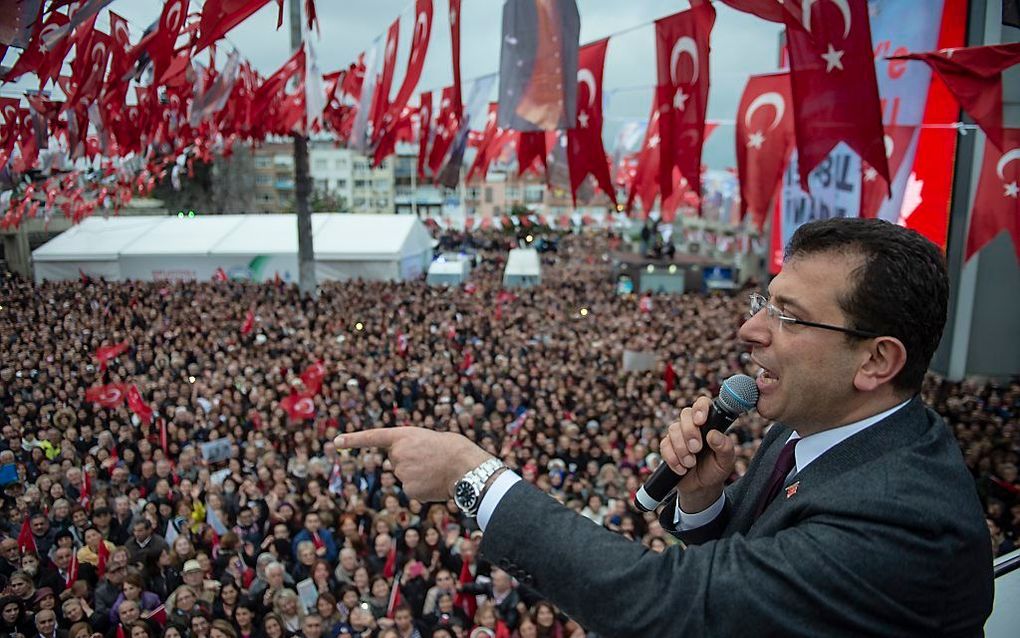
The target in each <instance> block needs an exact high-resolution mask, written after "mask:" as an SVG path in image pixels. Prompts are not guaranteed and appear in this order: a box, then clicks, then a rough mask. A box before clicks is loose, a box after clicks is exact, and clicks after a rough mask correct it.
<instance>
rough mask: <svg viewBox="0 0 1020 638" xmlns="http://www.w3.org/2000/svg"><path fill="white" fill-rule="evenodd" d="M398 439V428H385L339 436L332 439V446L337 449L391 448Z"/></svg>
mask: <svg viewBox="0 0 1020 638" xmlns="http://www.w3.org/2000/svg"><path fill="white" fill-rule="evenodd" d="M399 437H400V432H399V428H387V429H381V428H380V429H377V430H362V431H361V432H351V433H350V434H341V435H340V436H338V437H336V438H335V439H333V445H335V446H336V447H337V449H348V448H364V447H384V448H390V447H393V444H394V443H396V442H397V439H398V438H399Z"/></svg>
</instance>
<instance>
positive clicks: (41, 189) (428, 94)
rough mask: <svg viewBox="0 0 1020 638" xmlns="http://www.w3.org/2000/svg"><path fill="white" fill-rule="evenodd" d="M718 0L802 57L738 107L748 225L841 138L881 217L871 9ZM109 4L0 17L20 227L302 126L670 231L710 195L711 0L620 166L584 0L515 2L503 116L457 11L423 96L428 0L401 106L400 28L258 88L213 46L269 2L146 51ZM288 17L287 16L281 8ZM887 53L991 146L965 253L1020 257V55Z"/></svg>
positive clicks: (218, 7)
mask: <svg viewBox="0 0 1020 638" xmlns="http://www.w3.org/2000/svg"><path fill="white" fill-rule="evenodd" d="M720 1H722V2H724V3H725V4H727V5H729V6H730V7H732V8H734V9H737V10H739V11H743V12H747V13H750V14H752V15H755V16H757V17H758V18H761V19H764V20H769V21H772V22H776V23H779V24H782V25H783V26H784V28H785V35H786V38H785V42H786V53H787V57H788V61H789V70H788V71H787V72H785V73H775V74H769V75H765V76H753V77H751V78H750V79H749V81H748V84H747V86H746V88H745V91H744V95H743V97H742V99H741V102H740V107H739V109H738V112H737V114H736V118H735V125H736V151H737V164H738V166H737V171H738V177H739V181H740V192H741V211H740V212H741V217H743V216H744V215H745V214H750V216H751V220H752V221H753V222H754V223H755V224H757V225H758V226H759V227H761V226H762V225H763V224H764V223H765V219H766V217H767V215H768V211H769V210H770V208H771V203H772V202H773V201H774V198H775V194H776V189H777V186H778V184H779V181H780V180H781V178H782V175H783V172H784V170H785V169H786V167H787V165H788V163H789V161H790V156H791V154H792V153H793V152H794V151H795V152H796V155H797V163H796V166H797V171H798V175H799V180H800V183H801V187H802V188H803V189H804V190H805V191H808V190H809V183H808V176H809V175H810V174H811V173H812V171H813V170H815V169H816V168H817V167H818V166H819V165H821V164H822V163H823V162H824V161H825V160H826V158H827V157H828V156H829V154H830V153H831V152H832V151H833V149H834V148H836V147H837V145H840V144H843V145H846V146H848V147H849V148H850V149H852V150H853V151H854V152H855V153H856V154H857V155H858V156H859V157H860V159H861V169H860V170H861V179H862V182H861V183H862V186H861V209H860V210H861V215H862V216H874V215H876V214H877V211H878V209H879V208H880V206H881V205H882V202H883V201H884V200H885V199H886V197H887V196H889V194H890V192H891V188H892V183H893V178H894V176H895V175H896V174H897V171H898V169H899V165H900V164H902V162H903V161H904V157H905V150H906V148H907V147H908V146H909V144H910V140H911V139H912V138H913V135H914V133H915V128H914V127H909V126H899V125H888V126H884V125H883V111H882V105H881V98H880V95H879V86H878V82H877V80H876V71H875V52H874V50H873V47H872V33H871V26H870V24H871V23H870V14H869V6H868V2H867V1H866V0H840V1H838V2H837V1H829V2H821V1H816V0H787V1H786V2H783V3H776V2H774V0H720ZM109 3H110V0H86V1H84V2H80V3H68V2H49V3H42V2H17V3H15V6H16V11H14V12H11V13H12V15H5V16H2V17H0V21H2V22H3V23H4V24H3V26H4V27H5V28H4V29H3V30H2V31H0V32H2V33H4V34H5V35H4V36H3V38H2V39H0V47H3V48H4V49H5V50H6V48H7V47H13V48H20V49H21V53H20V55H19V56H18V57H17V59H16V60H15V62H14V64H13V66H12V67H11V68H10V69H6V70H5V71H4V75H3V77H2V81H3V82H5V83H6V82H11V81H14V80H16V79H18V78H20V77H22V76H24V75H26V74H33V75H35V76H36V77H37V78H38V80H39V88H38V89H37V90H32V91H27V92H26V93H25V95H24V96H22V97H0V122H2V128H0V179H3V180H6V184H4V186H6V188H4V189H3V193H2V195H0V198H2V199H0V205H3V206H4V208H5V209H6V210H5V212H4V214H3V216H2V218H0V226H3V227H4V228H11V227H17V226H18V225H19V224H20V223H21V221H22V220H23V219H26V218H36V217H42V218H44V219H46V220H48V219H50V218H51V217H52V215H53V214H54V213H55V212H56V211H60V212H62V213H63V214H64V215H65V216H67V217H68V218H70V219H72V220H73V221H76V222H77V221H80V220H81V219H83V218H85V217H87V216H88V215H91V214H94V213H95V212H96V211H97V210H105V209H107V208H110V209H113V210H117V209H118V208H119V207H121V206H123V205H124V204H126V203H127V202H129V201H130V200H131V199H132V198H133V197H134V196H137V195H145V194H147V193H149V192H150V191H151V190H152V188H153V187H154V186H155V184H156V183H157V182H158V181H160V180H163V179H165V178H167V177H168V176H170V177H173V178H176V179H179V178H180V177H181V176H183V175H184V174H191V173H193V171H194V162H195V161H201V162H209V161H211V160H212V158H213V157H214V156H229V155H230V153H231V152H232V149H233V146H234V145H235V144H237V143H238V142H246V143H254V144H257V143H259V142H260V141H262V140H264V139H266V138H267V137H271V136H280V135H290V134H295V133H297V134H312V133H327V134H330V135H332V136H334V137H335V138H336V139H337V140H338V141H339V142H340V143H342V144H347V145H350V146H352V147H354V148H361V149H364V150H365V151H366V152H367V153H368V154H369V155H370V156H371V157H372V158H373V161H374V163H376V164H378V163H380V162H382V161H383V160H384V159H385V158H386V157H387V156H389V155H391V154H393V153H394V152H395V149H396V145H397V144H398V143H400V142H409V143H417V144H418V147H419V155H418V163H417V164H418V166H417V170H418V174H419V178H420V179H422V180H423V181H427V180H432V181H435V182H437V183H440V184H443V185H446V186H453V185H455V184H456V183H457V181H459V179H460V176H461V166H462V163H463V158H464V155H465V152H466V149H467V148H468V147H469V146H470V147H474V148H475V158H474V161H473V163H472V164H471V165H470V166H469V167H468V168H467V175H468V178H469V179H476V178H478V177H479V176H484V175H485V171H486V170H487V168H488V166H489V165H490V164H491V162H492V161H494V160H495V158H497V157H501V156H505V155H507V154H508V153H510V152H511V150H515V151H516V159H517V162H518V170H519V171H520V172H521V173H525V172H528V171H538V172H540V173H541V172H543V171H544V172H545V175H546V179H547V180H548V179H549V175H550V174H551V173H552V172H553V171H554V170H561V171H565V172H566V174H567V175H568V182H569V186H570V190H571V194H572V196H573V197H574V200H575V203H576V198H577V195H578V191H579V189H580V188H581V187H582V185H584V184H586V183H588V184H591V183H594V185H595V187H596V192H601V193H602V194H604V196H605V197H606V198H607V199H608V200H609V201H610V202H611V203H613V204H616V193H617V191H618V189H619V190H622V191H623V192H625V193H626V194H627V198H626V202H625V204H623V205H624V207H625V208H626V209H627V210H628V211H633V210H634V204H635V203H638V204H640V207H641V210H642V211H643V212H644V214H645V215H647V214H648V212H650V211H651V210H652V207H653V206H654V202H655V201H656V200H657V199H658V200H660V201H661V203H660V208H661V210H662V213H663V219H665V220H666V221H669V218H671V217H672V215H674V214H675V211H676V209H677V207H678V206H679V205H681V204H686V205H691V206H698V205H699V204H700V197H701V186H700V183H701V174H702V165H701V153H702V148H703V146H704V142H705V140H706V139H707V138H708V137H709V136H710V135H711V133H712V130H713V125H712V123H709V122H707V121H706V114H707V109H708V98H709V89H710V81H711V69H710V67H709V58H710V50H711V39H712V31H713V28H714V25H715V20H716V10H715V8H714V6H713V4H712V3H711V2H708V1H707V0H692V1H691V8H690V9H688V10H686V11H681V12H679V13H676V14H673V15H670V16H665V17H663V18H660V19H658V20H656V21H655V25H654V33H655V48H656V85H655V88H654V91H653V94H654V95H653V100H652V107H651V110H650V113H649V117H648V121H647V124H646V126H645V127H644V128H645V130H644V135H643V138H642V143H641V146H640V148H639V149H638V150H637V151H636V152H633V153H629V154H626V155H624V156H622V157H610V156H609V155H608V154H607V152H606V149H605V146H604V143H603V136H602V133H603V124H604V123H605V121H606V114H605V113H604V112H603V99H602V97H603V94H604V93H605V90H604V88H603V86H602V79H603V70H604V65H605V58H606V55H607V52H608V49H609V43H610V38H605V39H601V40H598V41H596V42H590V43H585V44H583V45H582V43H580V41H579V33H580V16H579V13H578V10H577V5H576V1H575V0H543V1H541V2H536V1H535V0H506V1H505V2H504V3H503V9H502V32H501V56H500V70H499V74H498V96H499V99H498V101H496V102H493V103H487V97H488V93H487V91H486V90H485V88H486V87H487V86H491V85H490V84H485V83H483V82H481V81H477V80H476V82H474V83H472V84H471V85H470V86H464V84H465V83H464V82H463V81H462V78H461V74H460V54H461V46H460V27H461V20H460V16H461V2H460V0H448V3H447V9H448V18H449V25H450V39H451V45H452V46H451V52H452V55H451V67H452V78H453V82H452V84H451V85H449V86H446V87H442V88H441V89H437V90H435V91H425V92H422V93H420V94H419V95H418V96H417V99H416V100H412V98H413V97H414V95H415V92H416V90H417V87H418V83H419V80H420V77H421V73H422V69H423V67H424V61H425V58H426V56H427V54H428V50H429V45H430V43H431V41H432V38H433V34H432V26H433V22H434V15H435V6H434V4H433V0H415V2H414V12H415V13H414V20H413V22H412V23H411V33H410V39H411V44H410V46H409V53H408V58H407V60H406V66H405V67H404V68H405V72H404V75H403V80H402V82H401V83H400V86H399V87H397V88H396V94H395V97H394V98H393V99H391V98H390V95H391V93H392V89H393V88H394V87H393V86H392V85H393V80H394V78H395V77H396V71H397V65H398V64H399V61H398V60H397V56H396V51H397V48H398V44H399V40H400V35H401V34H400V19H399V17H398V18H397V20H395V21H394V22H393V23H392V24H391V25H390V27H389V29H388V30H387V32H386V35H385V38H380V39H379V41H378V43H377V45H376V46H373V47H370V48H369V49H367V50H366V51H365V52H363V53H362V54H360V55H359V56H358V57H357V59H356V60H355V61H354V62H353V63H352V64H350V65H349V66H347V67H346V68H341V69H338V70H335V71H331V72H327V73H322V72H321V71H320V69H319V61H318V59H317V56H316V52H315V48H314V46H313V45H312V43H311V39H310V38H307V37H306V38H305V44H303V45H302V46H301V47H300V48H299V49H298V50H297V51H295V52H294V53H293V55H292V56H291V57H290V58H289V59H287V60H286V61H285V62H284V63H283V64H282V65H281V66H280V67H279V69H277V70H276V71H275V72H274V73H272V74H271V75H269V76H268V77H262V76H261V75H259V74H258V73H257V72H256V71H255V70H254V69H253V68H252V67H251V65H250V63H249V62H247V61H246V60H243V59H241V57H240V56H239V55H238V54H237V52H236V51H235V52H233V53H231V54H229V55H227V56H226V59H225V61H223V60H221V64H219V65H218V64H217V56H216V47H217V43H218V42H219V41H220V40H222V39H223V38H224V36H225V35H226V34H227V33H229V32H230V30H231V29H233V28H235V27H236V26H237V25H239V24H241V23H242V22H244V21H245V20H246V19H248V18H249V17H250V16H251V15H253V14H254V13H255V12H256V11H258V10H259V9H261V8H262V7H263V6H265V5H266V4H268V3H269V0H246V1H242V2H228V1H226V0H208V1H207V2H205V4H204V6H202V7H201V11H197V12H195V11H191V4H190V1H189V0H168V1H167V2H166V3H165V4H164V6H163V9H162V11H161V13H160V16H159V18H158V19H157V20H156V21H155V22H154V23H153V24H152V25H151V26H150V27H149V28H148V29H146V31H145V33H143V34H142V35H141V37H140V38H139V39H138V40H137V41H134V42H132V39H131V34H130V32H129V29H128V25H127V21H126V20H124V18H122V17H121V16H119V15H117V14H116V13H114V12H112V11H109V12H108V14H109V24H110V29H109V31H110V32H109V33H105V32H103V31H102V30H101V29H99V28H97V26H96V21H97V17H98V16H99V14H100V13H101V12H102V11H104V10H105V8H106V6H107V5H108V4H109ZM44 4H45V7H44ZM277 4H278V6H279V16H278V25H279V24H282V9H283V7H282V0H277ZM305 15H306V18H307V20H306V21H305V23H304V24H303V25H302V28H303V29H304V30H305V32H306V34H307V33H310V31H311V29H312V28H313V27H314V28H316V29H318V22H317V17H316V10H315V4H314V2H313V0H306V1H305ZM72 50H73V51H74V54H73V58H70V60H69V65H68V68H69V72H67V73H66V74H65V73H64V71H63V68H64V61H65V58H68V56H69V54H70V53H71V51H72ZM202 53H206V54H207V55H204V56H203V57H201V58H200V57H199V54H202ZM889 59H893V60H902V61H908V60H909V61H912V62H911V63H914V64H916V62H918V61H919V62H923V63H926V64H928V65H929V66H930V67H931V68H932V70H933V71H934V72H935V73H936V74H937V75H938V77H940V78H941V79H942V81H943V82H944V83H945V84H946V86H947V87H948V88H949V90H950V92H951V93H952V95H953V96H954V98H955V99H956V100H957V101H958V102H959V104H960V106H961V107H962V108H963V109H964V110H965V111H966V112H967V113H968V114H969V115H970V116H971V117H972V118H973V119H974V120H975V122H977V124H978V125H979V126H980V127H981V129H982V130H983V131H984V132H985V133H986V135H987V136H988V143H987V144H986V145H985V157H984V162H983V169H982V173H981V177H980V179H979V184H978V189H977V193H976V194H975V205H974V214H973V219H972V223H971V227H970V233H969V235H968V246H967V255H968V257H969V256H970V255H973V254H974V253H975V252H977V251H978V250H980V249H981V247H983V246H984V245H986V244H987V242H988V241H990V239H991V238H992V237H994V236H995V235H996V234H997V233H998V232H1001V231H1002V230H1005V231H1007V232H1009V233H1010V234H1011V235H1012V236H1013V239H1014V245H1015V246H1016V247H1017V255H1018V259H1020V228H1018V226H1020V222H1018V221H1017V219H1018V211H1020V196H1018V190H1020V189H1018V187H1017V183H1018V181H1020V174H1018V171H1020V162H1017V161H1016V160H1017V159H1020V133H1018V132H1017V129H1013V128H1010V127H1007V126H1005V125H1004V124H1003V119H1002V75H1001V74H1002V71H1003V70H1004V69H1006V68H1009V67H1010V66H1013V65H1015V64H1017V63H1018V62H1020V44H1013V45H994V46H985V47H970V48H960V49H949V50H943V51H929V52H909V51H907V52H905V53H904V52H902V51H898V52H896V54H895V55H893V56H890V57H889ZM203 61H204V63H203ZM486 81H488V82H495V78H494V77H493V78H489V79H487V80H486ZM55 88H58V89H59V91H60V93H61V94H62V96H63V99H62V100H60V99H57V98H55V97H54V95H55V93H56V91H55V90H54V89H55ZM465 88H468V89H469V91H468V92H469V93H470V95H469V96H468V97H469V99H467V100H465V99H464V93H465V90H464V89H465ZM479 96H480V99H479ZM472 129H474V130H475V131H477V132H475V133H474V134H472V133H471V131H472ZM82 160H87V161H82ZM0 187H2V186H0Z"/></svg>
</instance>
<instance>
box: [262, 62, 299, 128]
mask: <svg viewBox="0 0 1020 638" xmlns="http://www.w3.org/2000/svg"><path fill="white" fill-rule="evenodd" d="M304 71H305V48H304V46H302V47H300V48H299V49H298V50H297V51H295V52H294V55H292V56H291V57H290V59H289V60H287V61H286V62H284V64H283V66H281V67H280V68H279V69H277V70H276V71H275V72H274V73H273V74H272V75H270V76H269V77H268V78H266V81H265V82H263V83H262V84H261V85H260V86H259V88H258V89H256V90H255V95H254V97H253V98H252V104H253V105H254V111H253V113H252V121H254V122H257V121H259V120H260V119H261V118H262V116H263V114H264V113H265V112H266V111H267V110H268V109H269V107H270V106H272V105H273V104H274V102H275V100H276V98H277V97H278V96H280V95H281V94H282V93H283V90H284V88H285V87H286V86H287V82H288V81H289V80H290V79H291V78H292V77H294V76H297V75H303V74H304Z"/></svg>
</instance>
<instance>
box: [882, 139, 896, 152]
mask: <svg viewBox="0 0 1020 638" xmlns="http://www.w3.org/2000/svg"><path fill="white" fill-rule="evenodd" d="M884 141H885V156H886V157H892V154H893V151H895V150H896V142H894V141H893V138H892V135H886V136H885V139H884Z"/></svg>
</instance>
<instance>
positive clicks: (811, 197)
mask: <svg viewBox="0 0 1020 638" xmlns="http://www.w3.org/2000/svg"><path fill="white" fill-rule="evenodd" d="M945 1H946V0H930V2H927V3H925V10H924V11H919V10H918V7H917V2H916V1H914V0H870V1H869V2H868V6H869V15H870V20H871V37H872V45H873V47H874V51H875V71H876V76H877V80H878V89H879V96H880V97H881V102H882V120H883V124H884V125H885V126H886V127H887V131H886V133H887V135H886V137H887V139H886V152H887V154H889V155H890V156H893V155H895V159H897V160H899V162H898V163H891V164H890V167H889V170H890V171H891V172H892V179H893V183H892V197H891V198H886V197H883V198H882V203H881V205H880V206H879V207H878V212H877V214H876V216H877V217H879V218H881V219H886V220H889V221H891V222H898V223H904V221H905V219H906V218H909V216H910V215H911V214H912V213H913V211H914V209H916V207H917V206H918V205H919V204H920V198H921V197H922V196H923V194H922V192H921V189H922V187H923V185H922V184H919V183H918V182H917V181H916V177H915V179H913V180H912V179H911V177H912V168H913V166H914V159H915V154H916V152H917V137H918V135H917V133H916V132H914V133H913V134H912V135H911V136H910V137H909V141H908V144H909V146H908V147H907V150H906V152H905V153H903V149H902V148H898V146H899V145H898V144H896V143H892V144H890V142H891V141H892V140H891V139H889V137H890V136H889V131H890V130H891V128H890V127H893V126H898V127H917V126H919V125H921V124H922V123H923V122H924V119H925V109H926V106H927V101H928V89H929V86H930V84H931V71H930V69H928V68H927V65H920V64H918V65H908V64H901V63H900V62H901V61H897V60H893V61H890V60H886V59H885V58H886V56H890V55H897V54H902V53H906V52H909V51H930V50H932V49H934V48H936V46H937V45H938V40H939V29H940V26H941V24H942V14H943V6H944V4H945ZM950 1H953V0H950ZM918 130H919V129H918ZM946 170H947V172H949V170H950V169H949V168H947V169H946ZM867 174H868V167H867V165H862V162H861V159H860V156H859V155H857V153H855V152H854V151H853V150H851V149H850V148H849V147H847V146H846V145H845V144H840V145H839V146H837V147H836V149H835V150H833V152H832V153H830V154H829V157H828V158H827V159H826V160H825V161H824V162H823V163H822V164H821V165H819V167H818V169H816V170H815V171H813V172H812V173H811V177H810V178H809V187H810V190H811V192H810V194H808V193H805V192H804V191H803V190H801V188H800V186H799V184H798V183H797V181H798V179H797V154H796V153H795V152H794V153H793V154H792V157H791V160H790V165H789V166H788V167H787V170H786V172H785V174H784V177H783V189H782V196H781V197H780V198H779V202H778V205H777V207H776V212H777V213H779V215H777V216H776V219H777V220H779V221H780V224H781V228H780V229H779V231H778V232H776V233H774V236H775V237H781V238H782V241H783V245H782V246H774V247H773V248H772V251H771V254H772V259H771V260H770V262H771V263H770V271H771V272H773V273H775V272H778V271H779V269H780V268H781V266H782V263H781V255H782V248H783V247H785V245H786V242H788V241H789V239H790V237H792V236H793V233H794V231H796V230H797V228H799V227H800V226H801V225H802V224H804V223H806V222H808V221H813V220H816V219H826V218H828V217H858V216H860V214H861V194H862V190H863V181H864V179H865V176H866V175H867ZM869 212H870V211H869ZM933 239H934V238H933Z"/></svg>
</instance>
